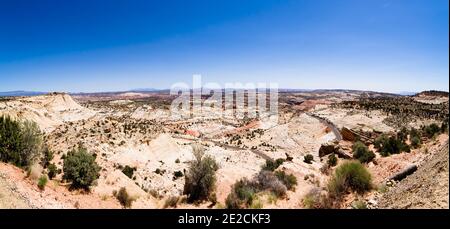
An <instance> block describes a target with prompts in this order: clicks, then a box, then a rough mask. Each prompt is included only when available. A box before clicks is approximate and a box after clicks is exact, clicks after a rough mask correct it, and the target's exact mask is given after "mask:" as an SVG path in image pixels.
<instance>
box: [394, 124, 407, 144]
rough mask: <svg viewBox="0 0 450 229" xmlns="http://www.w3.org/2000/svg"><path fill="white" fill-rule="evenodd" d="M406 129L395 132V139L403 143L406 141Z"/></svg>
mask: <svg viewBox="0 0 450 229" xmlns="http://www.w3.org/2000/svg"><path fill="white" fill-rule="evenodd" d="M408 132H409V131H408V129H406V127H402V128H401V129H400V131H398V132H397V139H399V140H400V141H402V142H404V141H406V140H407V139H408V134H409V133H408Z"/></svg>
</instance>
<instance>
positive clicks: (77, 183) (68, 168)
mask: <svg viewBox="0 0 450 229" xmlns="http://www.w3.org/2000/svg"><path fill="white" fill-rule="evenodd" d="M63 171H64V176H63V178H64V179H66V180H68V181H71V182H72V187H73V188H84V189H89V186H91V185H92V183H93V182H94V181H95V180H96V179H97V178H98V177H99V171H100V166H98V164H97V163H96V162H95V157H94V156H93V155H91V154H89V153H88V152H87V150H86V149H85V148H78V149H76V150H72V151H70V152H69V153H67V156H66V158H65V159H64V165H63Z"/></svg>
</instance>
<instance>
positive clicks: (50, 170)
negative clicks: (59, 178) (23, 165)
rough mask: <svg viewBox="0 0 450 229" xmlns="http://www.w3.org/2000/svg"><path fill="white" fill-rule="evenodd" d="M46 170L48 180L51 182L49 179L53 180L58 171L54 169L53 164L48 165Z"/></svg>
mask: <svg viewBox="0 0 450 229" xmlns="http://www.w3.org/2000/svg"><path fill="white" fill-rule="evenodd" d="M47 170H48V173H47V174H48V178H49V179H50V180H51V179H53V177H55V176H56V174H57V173H58V169H57V168H56V165H55V164H53V163H52V164H49V165H48V166H47Z"/></svg>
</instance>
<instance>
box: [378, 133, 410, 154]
mask: <svg viewBox="0 0 450 229" xmlns="http://www.w3.org/2000/svg"><path fill="white" fill-rule="evenodd" d="M374 146H375V147H376V148H377V149H379V152H380V154H381V156H383V157H386V156H389V155H391V154H398V153H401V152H402V151H406V152H407V151H408V150H409V147H408V146H407V145H406V143H405V142H403V141H401V140H400V139H398V138H397V137H395V136H391V137H387V136H385V135H381V136H380V137H378V138H377V139H376V140H375V143H374Z"/></svg>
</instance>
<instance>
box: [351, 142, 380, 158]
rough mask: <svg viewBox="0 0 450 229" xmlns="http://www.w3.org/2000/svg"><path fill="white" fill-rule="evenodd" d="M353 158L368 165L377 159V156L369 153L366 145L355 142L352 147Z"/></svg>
mask: <svg viewBox="0 0 450 229" xmlns="http://www.w3.org/2000/svg"><path fill="white" fill-rule="evenodd" d="M352 150H353V157H354V158H356V159H358V160H359V161H360V162H361V163H367V162H370V161H372V160H373V159H374V158H375V154H374V153H373V152H372V151H369V149H368V148H367V146H366V145H364V143H362V142H355V143H354V144H353V147H352Z"/></svg>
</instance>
